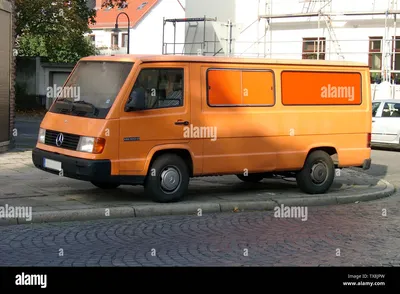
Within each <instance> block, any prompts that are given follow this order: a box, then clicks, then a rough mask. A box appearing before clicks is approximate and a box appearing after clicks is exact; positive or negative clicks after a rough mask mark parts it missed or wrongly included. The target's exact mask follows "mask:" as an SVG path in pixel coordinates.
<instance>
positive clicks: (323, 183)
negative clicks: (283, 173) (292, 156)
mask: <svg viewBox="0 0 400 294" xmlns="http://www.w3.org/2000/svg"><path fill="white" fill-rule="evenodd" d="M334 178H335V165H334V163H333V160H332V158H331V157H330V156H329V154H328V153H326V152H324V151H322V150H317V151H314V152H312V153H311V154H310V155H309V156H308V157H307V159H306V162H305V164H304V167H303V168H302V170H301V171H300V172H298V173H297V175H296V181H297V185H298V186H299V188H300V189H301V190H302V191H303V192H305V193H308V194H324V193H325V192H327V191H328V190H329V189H330V187H331V186H332V183H333V180H334Z"/></svg>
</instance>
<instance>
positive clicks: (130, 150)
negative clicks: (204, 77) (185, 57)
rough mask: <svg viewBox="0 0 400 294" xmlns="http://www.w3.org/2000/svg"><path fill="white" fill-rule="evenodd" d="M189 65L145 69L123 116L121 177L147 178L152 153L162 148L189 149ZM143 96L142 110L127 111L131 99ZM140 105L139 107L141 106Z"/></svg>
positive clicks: (120, 153) (121, 124) (122, 111)
mask: <svg viewBox="0 0 400 294" xmlns="http://www.w3.org/2000/svg"><path fill="white" fill-rule="evenodd" d="M188 75H189V71H188V67H187V65H186V64H177V63H173V65H172V66H167V65H165V64H162V65H161V64H157V65H155V64H154V63H153V64H152V65H151V67H149V66H142V67H141V69H140V71H139V74H138V76H137V78H136V81H135V83H134V85H133V88H132V92H131V94H130V96H129V98H128V101H127V103H124V105H122V108H123V109H121V116H120V142H119V159H120V160H119V170H120V175H144V173H145V172H144V168H145V165H146V160H147V158H148V155H149V153H150V152H151V151H152V150H153V149H154V148H160V147H161V148H162V145H164V146H165V145H169V144H170V145H169V146H179V145H187V144H188V142H189V139H188V138H185V136H184V131H183V129H184V127H185V126H186V125H189V124H190V99H189V77H188ZM135 95H136V97H139V96H141V95H142V96H144V105H143V103H142V108H143V109H127V107H126V106H127V105H130V103H129V102H130V98H131V97H132V96H135ZM139 104H140V103H139Z"/></svg>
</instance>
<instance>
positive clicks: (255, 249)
mask: <svg viewBox="0 0 400 294" xmlns="http://www.w3.org/2000/svg"><path fill="white" fill-rule="evenodd" d="M374 154H375V155H374V158H376V160H375V166H374V167H373V170H371V172H370V173H371V174H374V175H375V176H379V177H381V178H387V177H388V176H390V177H391V178H392V180H395V179H399V178H400V176H399V173H400V170H399V169H398V168H397V167H395V166H397V162H399V159H400V153H387V154H385V151H376V152H375V151H374ZM383 167H385V168H383ZM374 169H375V170H374ZM383 170H384V172H383ZM396 176H397V177H396ZM397 183H399V181H397ZM307 209H308V210H307V212H308V214H307V220H306V221H302V219H300V218H276V217H274V211H266V212H251V213H244V212H242V213H236V214H223V213H219V214H215V215H203V216H170V217H152V218H135V219H119V220H98V221H88V222H75V223H51V224H41V225H35V224H33V225H19V226H7V227H0V265H2V266H7V265H13V266H239V265H245V266H246V265H249V266H258V265H261V266H293V265H294V266H358V265H363V266H381V265H383V266H400V194H395V195H393V196H391V197H389V198H383V199H381V200H377V201H374V202H366V203H356V204H348V205H338V206H326V207H308V208H307Z"/></svg>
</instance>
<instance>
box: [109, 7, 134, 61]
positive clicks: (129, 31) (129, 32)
mask: <svg viewBox="0 0 400 294" xmlns="http://www.w3.org/2000/svg"><path fill="white" fill-rule="evenodd" d="M121 14H125V15H126V17H127V18H128V45H127V53H128V54H129V45H130V44H131V43H130V36H131V29H130V28H131V20H130V18H129V16H128V14H126V13H125V12H120V13H119V14H118V15H117V19H116V20H115V29H113V32H116V33H119V32H121V30H120V29H119V28H118V18H119V16H120V15H121Z"/></svg>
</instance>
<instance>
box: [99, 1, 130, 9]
mask: <svg viewBox="0 0 400 294" xmlns="http://www.w3.org/2000/svg"><path fill="white" fill-rule="evenodd" d="M101 7H102V8H104V7H110V8H114V7H118V8H125V7H128V2H127V0H103V3H102V4H101Z"/></svg>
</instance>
